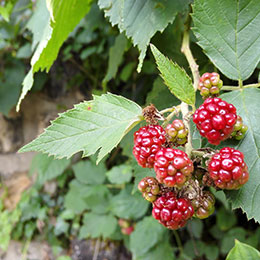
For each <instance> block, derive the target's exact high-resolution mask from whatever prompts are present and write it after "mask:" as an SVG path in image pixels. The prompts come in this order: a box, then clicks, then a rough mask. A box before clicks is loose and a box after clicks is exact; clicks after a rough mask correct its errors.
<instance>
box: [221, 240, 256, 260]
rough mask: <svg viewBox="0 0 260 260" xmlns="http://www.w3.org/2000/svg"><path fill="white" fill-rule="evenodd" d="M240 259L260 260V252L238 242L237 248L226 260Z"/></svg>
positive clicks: (234, 248) (232, 250) (236, 242)
mask: <svg viewBox="0 0 260 260" xmlns="http://www.w3.org/2000/svg"><path fill="white" fill-rule="evenodd" d="M240 259H246V260H257V259H260V252H259V251H258V250H256V249H255V248H253V247H251V246H249V245H247V244H244V243H241V242H239V241H238V240H236V241H235V246H234V247H233V248H232V249H231V251H230V252H229V253H228V256H227V258H226V260H240Z"/></svg>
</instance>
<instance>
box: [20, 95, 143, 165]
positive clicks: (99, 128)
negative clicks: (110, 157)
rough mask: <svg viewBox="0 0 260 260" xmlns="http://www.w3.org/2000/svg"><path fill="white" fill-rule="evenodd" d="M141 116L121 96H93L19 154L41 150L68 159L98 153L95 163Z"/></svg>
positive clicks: (64, 116)
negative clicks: (78, 154)
mask: <svg viewBox="0 0 260 260" xmlns="http://www.w3.org/2000/svg"><path fill="white" fill-rule="evenodd" d="M141 114H142V109H141V107H140V106H138V105H137V104H136V103H134V102H133V101H131V100H128V99H126V98H124V97H121V96H117V95H113V94H104V95H102V96H94V100H92V101H88V102H83V103H81V104H79V105H76V106H75V108H74V109H71V110H69V111H67V112H65V113H63V114H60V116H59V117H58V118H57V119H56V120H54V121H53V122H52V124H51V126H49V127H48V128H47V129H46V130H45V132H44V133H43V134H41V135H40V136H39V137H38V138H37V139H36V140H34V141H32V142H31V143H29V144H27V145H26V146H24V147H23V148H21V150H20V152H28V151H41V152H43V153H48V154H50V155H55V156H56V157H57V158H63V157H67V158H68V157H71V156H72V155H73V154H75V153H77V152H79V151H83V156H89V155H92V154H94V153H96V152H97V151H98V150H99V154H98V159H97V162H99V161H100V160H101V159H102V158H103V157H104V156H105V155H106V154H108V153H109V152H110V151H111V150H112V149H113V148H114V147H115V146H117V145H118V143H119V142H120V140H121V139H122V138H123V136H124V135H125V134H126V133H127V132H128V131H129V130H130V129H131V128H132V127H133V126H134V125H135V124H137V123H138V122H139V121H140V116H141Z"/></svg>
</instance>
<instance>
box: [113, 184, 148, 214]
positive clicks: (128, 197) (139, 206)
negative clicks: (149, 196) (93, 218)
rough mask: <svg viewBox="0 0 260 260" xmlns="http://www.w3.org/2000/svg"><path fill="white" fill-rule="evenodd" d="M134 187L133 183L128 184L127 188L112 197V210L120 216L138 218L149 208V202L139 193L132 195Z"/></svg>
mask: <svg viewBox="0 0 260 260" xmlns="http://www.w3.org/2000/svg"><path fill="white" fill-rule="evenodd" d="M132 188H133V186H132V185H127V186H126V188H125V189H123V190H122V191H121V192H120V193H119V194H118V195H116V196H114V197H113V198H112V199H111V202H110V210H111V211H112V212H113V213H114V215H116V216H117V217H119V218H125V219H138V218H140V217H142V216H143V215H144V214H145V213H146V211H147V209H148V206H149V203H148V202H147V201H145V200H144V199H143V197H142V195H141V194H139V193H135V194H134V195H132V194H131V191H132Z"/></svg>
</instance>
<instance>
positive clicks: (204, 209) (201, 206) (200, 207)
mask: <svg viewBox="0 0 260 260" xmlns="http://www.w3.org/2000/svg"><path fill="white" fill-rule="evenodd" d="M191 204H192V206H193V208H194V211H195V213H194V216H195V217H197V218H199V219H204V218H207V217H209V216H210V215H211V214H212V213H213V212H214V211H215V207H214V204H215V197H214V195H213V194H212V193H211V192H209V191H204V192H203V194H202V196H201V197H199V198H198V199H197V198H196V199H194V200H192V201H191Z"/></svg>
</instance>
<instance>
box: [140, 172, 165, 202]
mask: <svg viewBox="0 0 260 260" xmlns="http://www.w3.org/2000/svg"><path fill="white" fill-rule="evenodd" d="M138 189H139V190H140V191H141V192H142V193H143V197H144V198H145V199H146V200H148V201H150V202H153V201H155V200H156V199H157V195H158V194H159V193H160V187H159V183H158V181H157V180H156V179H155V178H153V177H145V178H143V179H142V180H141V181H140V182H139V184H138Z"/></svg>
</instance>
